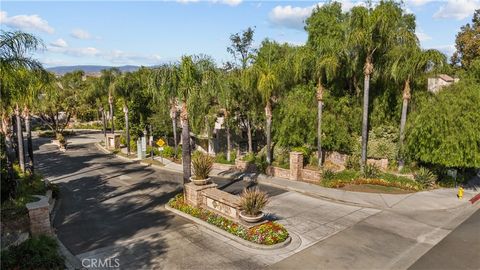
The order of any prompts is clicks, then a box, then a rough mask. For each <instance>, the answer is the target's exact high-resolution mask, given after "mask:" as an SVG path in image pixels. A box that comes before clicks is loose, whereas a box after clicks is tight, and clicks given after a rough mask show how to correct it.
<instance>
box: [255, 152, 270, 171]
mask: <svg viewBox="0 0 480 270" xmlns="http://www.w3.org/2000/svg"><path fill="white" fill-rule="evenodd" d="M254 163H255V166H256V167H257V170H258V171H259V172H261V173H265V172H266V171H267V167H268V163H267V156H266V155H264V154H258V155H257V156H256V157H255V161H254Z"/></svg>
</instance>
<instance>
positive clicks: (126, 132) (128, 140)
mask: <svg viewBox="0 0 480 270" xmlns="http://www.w3.org/2000/svg"><path fill="white" fill-rule="evenodd" d="M123 112H124V113H125V138H126V140H127V156H129V155H130V129H129V127H128V107H127V106H126V105H125V106H123Z"/></svg>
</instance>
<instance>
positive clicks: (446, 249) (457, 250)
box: [409, 210, 480, 270]
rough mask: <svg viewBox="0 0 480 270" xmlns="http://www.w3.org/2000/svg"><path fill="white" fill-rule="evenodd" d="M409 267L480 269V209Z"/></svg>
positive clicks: (415, 269) (433, 269)
mask: <svg viewBox="0 0 480 270" xmlns="http://www.w3.org/2000/svg"><path fill="white" fill-rule="evenodd" d="M409 269H410V270H424V269H425V270H427V269H432V270H442V269H472V270H473V269H477V270H478V269H480V210H477V211H476V212H475V213H473V214H472V215H471V216H470V217H469V218H468V219H467V220H465V221H464V222H463V223H462V224H461V225H460V226H458V227H457V228H456V229H455V230H453V231H452V232H451V233H450V234H449V235H447V237H445V238H444V239H443V240H442V241H440V242H439V243H438V244H437V245H436V246H434V247H433V248H432V249H430V250H429V251H428V252H427V253H426V254H425V255H423V256H422V257H421V258H420V259H419V260H418V261H416V262H415V263H414V264H413V265H412V266H411V267H410V268H409Z"/></svg>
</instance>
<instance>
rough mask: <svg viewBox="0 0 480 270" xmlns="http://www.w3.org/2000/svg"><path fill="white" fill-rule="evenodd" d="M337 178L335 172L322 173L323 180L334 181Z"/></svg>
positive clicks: (324, 171)
mask: <svg viewBox="0 0 480 270" xmlns="http://www.w3.org/2000/svg"><path fill="white" fill-rule="evenodd" d="M334 178H335V172H334V171H332V170H329V169H325V170H323V172H322V179H323V180H327V181H328V180H333V179H334Z"/></svg>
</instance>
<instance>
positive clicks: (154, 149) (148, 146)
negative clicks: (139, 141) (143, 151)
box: [147, 145, 160, 156]
mask: <svg viewBox="0 0 480 270" xmlns="http://www.w3.org/2000/svg"><path fill="white" fill-rule="evenodd" d="M152 150H153V155H154V156H159V155H160V150H158V148H157V147H155V146H150V145H147V156H150V152H151V151H152Z"/></svg>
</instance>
